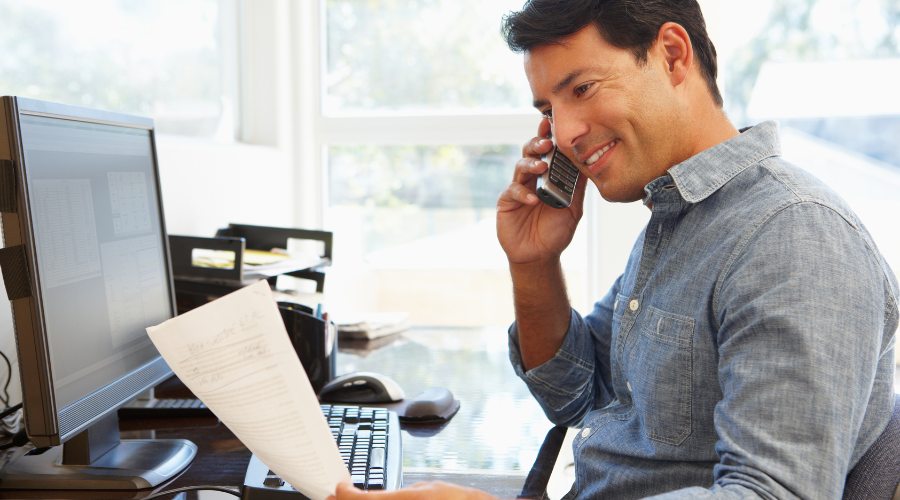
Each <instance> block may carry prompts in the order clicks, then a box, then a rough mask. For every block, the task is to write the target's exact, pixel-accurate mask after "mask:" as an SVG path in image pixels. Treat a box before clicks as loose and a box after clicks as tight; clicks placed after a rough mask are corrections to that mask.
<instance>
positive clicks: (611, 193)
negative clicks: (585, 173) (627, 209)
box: [591, 179, 645, 203]
mask: <svg viewBox="0 0 900 500" xmlns="http://www.w3.org/2000/svg"><path fill="white" fill-rule="evenodd" d="M591 180H592V181H593V183H594V185H595V186H596V187H597V191H598V192H599V193H600V196H601V197H602V198H603V199H604V200H606V201H608V202H610V203H631V202H635V201H639V200H643V199H644V194H645V193H644V190H643V189H641V190H640V192H639V193H632V192H629V191H628V190H627V189H623V188H622V187H621V186H611V185H610V184H609V183H600V182H598V181H597V180H595V179H591Z"/></svg>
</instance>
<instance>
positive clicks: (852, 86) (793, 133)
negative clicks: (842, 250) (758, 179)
mask: <svg viewBox="0 0 900 500" xmlns="http://www.w3.org/2000/svg"><path fill="white" fill-rule="evenodd" d="M701 4H702V6H703V8H704V12H705V13H706V17H707V23H708V25H709V26H710V31H711V36H712V38H713V42H714V43H715V44H716V47H717V49H718V52H719V61H720V65H719V69H720V73H719V85H720V88H721V89H722V91H723V94H724V98H725V104H726V110H727V111H728V113H729V115H730V116H731V118H732V121H733V122H734V123H735V124H736V125H738V126H745V125H752V124H755V123H758V122H760V121H763V120H769V119H775V120H778V121H779V122H780V124H781V129H782V149H783V154H784V157H785V158H786V159H788V160H790V161H792V162H794V163H795V164H797V165H799V166H801V167H803V168H806V169H807V170H809V171H811V172H812V173H813V174H814V175H816V176H817V177H819V178H820V179H822V180H823V181H824V182H826V183H827V184H828V185H829V186H831V187H832V188H833V189H834V190H835V191H837V192H838V193H839V194H840V195H841V196H842V197H844V198H845V199H846V200H847V201H848V203H849V204H850V205H851V207H852V208H853V210H854V211H855V212H856V213H857V215H858V216H859V217H860V219H861V220H862V222H863V224H865V226H866V228H867V229H868V230H869V232H870V233H871V235H872V237H873V238H874V240H875V243H876V244H877V245H878V247H879V249H880V250H881V253H882V254H883V255H884V257H885V259H886V260H887V262H888V264H889V265H890V266H891V267H892V269H893V270H894V272H895V273H896V272H898V271H900V232H898V231H897V223H896V215H897V214H898V213H900V196H898V195H897V193H898V191H900V143H898V142H897V137H900V93H898V91H897V86H896V84H895V82H897V81H898V79H900V10H898V6H897V3H896V2H892V1H890V0H860V1H858V2H845V1H842V0H812V1H808V2H793V1H789V0H765V1H762V2H753V3H752V4H751V3H747V2H738V1H736V0H718V1H715V0H706V1H702V2H701ZM851 10H852V14H851V12H850V11H851Z"/></svg>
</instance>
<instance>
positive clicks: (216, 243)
mask: <svg viewBox="0 0 900 500" xmlns="http://www.w3.org/2000/svg"><path fill="white" fill-rule="evenodd" d="M288 239H298V240H312V241H321V242H322V243H323V244H324V250H323V251H322V254H321V255H320V256H319V257H320V258H319V261H318V262H317V263H315V264H314V265H312V266H311V267H304V268H298V269H293V270H288V271H286V272H282V273H281V275H283V276H293V277H295V278H301V279H306V280H311V281H314V282H315V283H316V292H318V293H321V292H322V291H323V290H324V288H325V273H324V272H323V271H322V268H324V267H326V266H328V265H330V264H331V250H332V233H331V232H330V231H314V230H309V229H295V228H284V227H267V226H250V225H246V224H229V225H228V227H226V228H222V229H219V230H218V231H217V232H216V235H215V237H213V238H204V237H200V236H178V235H169V247H170V255H171V258H172V273H173V274H174V278H175V279H174V281H175V297H176V300H177V303H178V313H179V314H181V313H184V312H187V311H189V310H191V309H193V308H195V307H199V306H201V305H203V304H205V303H207V302H209V301H210V300H212V299H215V298H217V297H221V296H222V295H226V294H228V293H231V292H233V291H235V290H238V289H240V288H243V287H244V286H246V285H250V284H253V283H256V282H257V281H258V280H260V279H266V280H267V281H268V282H269V285H270V286H271V287H272V288H274V287H275V282H276V280H277V279H278V276H266V275H258V274H246V273H245V271H244V251H245V250H248V249H249V250H263V251H270V250H272V249H273V248H287V243H288ZM198 248H199V249H208V250H225V251H231V252H234V267H233V268H232V269H222V268H211V267H196V266H194V265H193V259H192V256H193V250H194V249H198Z"/></svg>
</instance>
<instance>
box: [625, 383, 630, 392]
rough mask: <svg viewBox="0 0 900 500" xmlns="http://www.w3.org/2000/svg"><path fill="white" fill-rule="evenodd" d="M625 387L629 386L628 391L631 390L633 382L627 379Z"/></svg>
mask: <svg viewBox="0 0 900 500" xmlns="http://www.w3.org/2000/svg"><path fill="white" fill-rule="evenodd" d="M625 387H628V392H631V382H628V381H627V380H626V381H625Z"/></svg>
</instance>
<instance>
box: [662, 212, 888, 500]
mask: <svg viewBox="0 0 900 500" xmlns="http://www.w3.org/2000/svg"><path fill="white" fill-rule="evenodd" d="M857 224H858V223H857V222H856V221H855V220H854V219H851V218H847V217H844V216H842V215H840V214H838V213H836V212H835V211H834V210H832V209H830V208H826V207H823V206H822V205H819V204H815V203H800V204H798V205H794V206H791V207H788V208H785V209H782V210H780V211H778V212H777V213H775V214H773V216H772V218H771V220H770V221H768V222H767V223H766V224H764V225H763V226H762V227H761V228H760V229H759V231H758V232H757V233H756V234H754V235H751V236H748V239H747V241H746V245H745V247H744V248H743V249H739V252H738V253H737V254H736V255H735V256H734V257H735V258H734V260H733V264H732V265H731V267H730V268H729V269H727V270H726V275H724V276H723V278H722V279H721V280H720V282H719V284H718V286H717V289H716V291H715V300H716V304H715V306H716V308H717V310H716V316H717V319H718V322H719V330H718V332H717V342H718V346H719V347H718V352H719V368H718V372H719V380H718V383H719V386H720V387H721V390H722V394H723V399H722V400H721V401H720V402H719V403H718V404H717V405H716V408H715V426H716V431H717V433H718V436H719V441H718V442H717V444H716V452H717V454H718V456H719V463H718V464H717V465H716V466H715V469H714V479H715V483H714V485H713V487H712V488H709V489H703V488H689V489H684V490H678V491H673V492H670V493H667V494H664V495H660V496H657V497H653V498H654V499H656V500H663V499H665V500H674V499H682V498H709V499H744V498H778V499H793V498H841V494H842V491H843V488H844V482H845V479H846V476H847V474H848V472H849V471H850V470H851V468H852V467H853V465H855V463H856V462H857V461H858V460H859V458H860V456H861V454H862V452H863V451H865V449H866V448H867V447H868V446H869V445H871V443H872V442H874V440H875V439H876V438H877V437H878V435H879V434H880V433H881V432H882V430H883V429H884V427H885V425H886V423H887V420H888V418H890V414H891V411H892V409H893V398H894V395H893V393H894V389H893V373H894V368H893V367H894V363H895V360H894V332H895V331H896V328H897V310H896V299H895V298H894V297H892V292H891V289H892V280H894V282H895V278H893V276H892V274H891V272H890V270H889V268H887V266H886V264H884V261H883V259H882V258H881V256H880V254H878V252H877V250H875V248H874V246H873V245H872V244H871V240H870V239H869V238H868V237H867V235H866V234H865V233H864V230H863V229H861V227H857Z"/></svg>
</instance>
